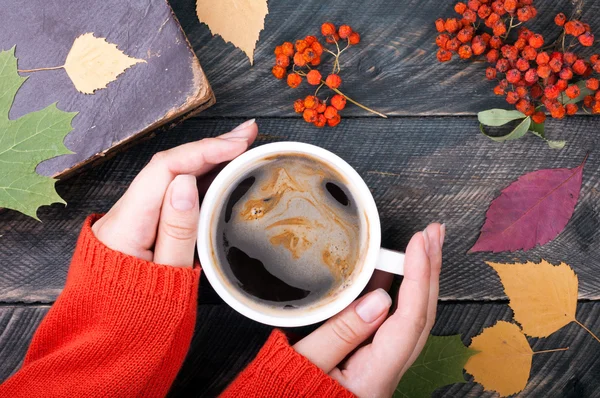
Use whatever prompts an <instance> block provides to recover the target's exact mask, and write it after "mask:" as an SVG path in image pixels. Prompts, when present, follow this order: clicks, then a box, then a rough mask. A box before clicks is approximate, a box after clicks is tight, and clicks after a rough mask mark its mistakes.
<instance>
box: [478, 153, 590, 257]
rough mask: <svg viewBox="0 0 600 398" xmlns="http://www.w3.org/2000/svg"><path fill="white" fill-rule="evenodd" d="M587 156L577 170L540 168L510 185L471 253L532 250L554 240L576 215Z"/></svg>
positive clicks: (490, 213)
mask: <svg viewBox="0 0 600 398" xmlns="http://www.w3.org/2000/svg"><path fill="white" fill-rule="evenodd" d="M586 159H587V157H586ZM586 159H584V160H583V162H582V163H581V165H579V166H578V167H576V168H574V169H545V170H538V171H534V172H531V173H528V174H525V175H523V176H521V177H519V179H518V180H517V181H515V182H513V183H512V184H510V185H509V186H508V187H507V188H505V189H504V190H503V191H502V192H501V193H500V196H499V197H497V198H496V199H494V200H493V201H492V204H491V205H490V208H489V209H488V211H487V213H486V215H485V216H486V220H485V224H484V225H483V227H482V228H481V235H479V239H478V240H477V242H476V243H475V245H474V246H473V247H472V248H471V250H469V252H470V253H472V252H484V251H491V252H494V253H497V252H502V251H506V250H509V251H515V250H519V249H523V250H529V249H531V248H533V247H535V246H536V245H543V244H546V243H548V242H550V241H551V240H552V239H554V238H555V237H556V236H557V235H558V234H559V233H560V232H561V231H562V230H563V229H564V228H565V226H566V225H567V222H568V221H569V219H570V218H571V216H572V215H573V210H574V209H575V205H576V204H577V199H578V198H579V191H580V189H581V178H582V176H583V166H584V164H585V160H586Z"/></svg>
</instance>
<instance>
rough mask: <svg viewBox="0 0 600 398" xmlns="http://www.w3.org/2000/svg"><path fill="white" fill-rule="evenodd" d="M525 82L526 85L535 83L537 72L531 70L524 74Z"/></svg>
mask: <svg viewBox="0 0 600 398" xmlns="http://www.w3.org/2000/svg"><path fill="white" fill-rule="evenodd" d="M524 79H525V81H526V82H527V83H535V82H536V81H537V79H538V74H537V70H535V69H533V68H531V69H529V70H528V71H527V72H525V77H524Z"/></svg>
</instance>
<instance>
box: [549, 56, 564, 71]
mask: <svg viewBox="0 0 600 398" xmlns="http://www.w3.org/2000/svg"><path fill="white" fill-rule="evenodd" d="M548 66H549V67H550V69H552V72H555V73H558V72H560V70H561V69H562V61H561V60H560V59H558V58H552V59H551V60H550V62H548Z"/></svg>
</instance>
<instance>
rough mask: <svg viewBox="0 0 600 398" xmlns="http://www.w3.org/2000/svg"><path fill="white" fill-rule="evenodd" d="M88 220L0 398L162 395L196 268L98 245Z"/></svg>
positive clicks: (188, 317) (189, 317)
mask: <svg viewBox="0 0 600 398" xmlns="http://www.w3.org/2000/svg"><path fill="white" fill-rule="evenodd" d="M97 218H98V216H91V217H89V218H88V219H87V220H86V221H85V224H84V226H83V230H82V232H81V235H80V237H79V241H78V242H77V248H76V249H75V254H74V255H73V260H72V262H71V267H70V269H69V273H68V275H67V283H66V285H65V288H64V290H63V292H62V293H61V295H60V296H59V297H58V299H57V300H56V302H55V303H54V305H53V306H52V308H51V309H50V311H49V312H48V314H47V315H46V317H45V318H44V320H43V321H42V323H41V324H40V326H39V328H38V330H37V331H36V333H35V335H34V337H33V339H32V341H31V345H30V347H29V351H28V352H27V355H26V357H25V361H24V363H23V367H22V368H21V369H20V370H19V371H18V372H17V373H16V374H15V375H13V376H12V377H11V378H10V379H8V380H7V381H6V382H5V383H4V384H2V385H1V386H0V397H11V398H18V397H28V398H30V397H67V396H68V397H141V396H143V397H163V396H165V394H166V393H167V391H168V390H169V387H170V385H171V383H172V382H173V380H174V379H175V376H176V375H177V372H178V370H179V368H180V367H181V364H182V363H183V359H184V358H185V355H186V353H187V350H188V348H189V345H190V341H191V338H192V333H193V331H194V324H195V317H196V297H197V292H198V282H199V279H200V269H199V267H196V268H195V269H191V268H176V267H170V266H165V265H157V264H154V263H150V262H147V261H143V260H140V259H137V258H135V257H132V256H128V255H125V254H122V253H119V252H116V251H113V250H110V249H109V248H107V247H106V246H104V245H103V244H102V243H101V242H99V241H98V240H97V239H96V237H95V236H94V234H93V232H92V230H91V225H92V223H93V222H94V221H95V220H96V219H97Z"/></svg>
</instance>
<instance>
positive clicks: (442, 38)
mask: <svg viewBox="0 0 600 398" xmlns="http://www.w3.org/2000/svg"><path fill="white" fill-rule="evenodd" d="M448 40H450V36H448V34H447V33H442V34H440V35H438V36H437V37H436V38H435V44H436V45H437V46H438V47H439V48H446V43H448Z"/></svg>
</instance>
